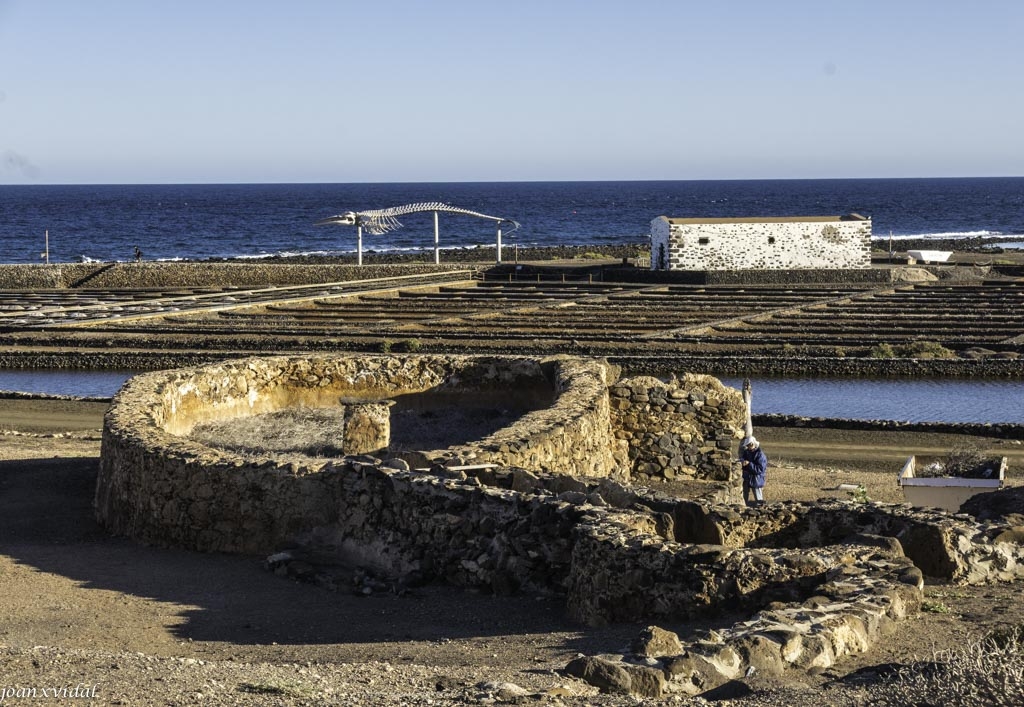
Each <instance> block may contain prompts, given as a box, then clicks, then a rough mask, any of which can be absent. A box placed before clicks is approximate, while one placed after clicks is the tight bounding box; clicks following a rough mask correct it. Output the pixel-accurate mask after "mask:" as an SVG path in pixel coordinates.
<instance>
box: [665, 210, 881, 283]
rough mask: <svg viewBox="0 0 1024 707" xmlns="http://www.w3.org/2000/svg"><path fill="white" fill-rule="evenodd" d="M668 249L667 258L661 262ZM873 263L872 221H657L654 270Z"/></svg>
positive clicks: (835, 266)
mask: <svg viewBox="0 0 1024 707" xmlns="http://www.w3.org/2000/svg"><path fill="white" fill-rule="evenodd" d="M662 252H664V254H665V262H664V263H659V262H658V259H659V254H660V253H662ZM870 267H871V221H870V220H851V221H845V220H844V221H840V220H838V219H836V220H828V221H822V220H806V221H800V220H796V219H794V220H791V221H790V220H784V221H783V220H780V221H772V220H770V219H766V220H765V221H763V222H756V221H746V220H739V219H737V220H735V221H731V220H725V221H724V222H720V223H715V222H711V223H686V224H679V223H672V222H671V220H670V219H668V218H665V217H659V218H656V219H654V221H652V223H651V269H652V270H659V269H667V270H800V269H808V268H809V269H847V268H858V269H867V268H870Z"/></svg>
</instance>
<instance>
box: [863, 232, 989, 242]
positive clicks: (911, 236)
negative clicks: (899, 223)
mask: <svg viewBox="0 0 1024 707" xmlns="http://www.w3.org/2000/svg"><path fill="white" fill-rule="evenodd" d="M1004 235H1006V234H1005V233H1002V232H1000V231H945V232H939V233H901V234H898V235H897V234H895V233H894V234H893V235H892V239H893V240H894V241H906V240H911V239H921V240H928V239H939V238H991V237H999V236H1004ZM872 238H874V239H875V240H887V239H888V238H889V236H888V235H887V234H885V233H875V234H872Z"/></svg>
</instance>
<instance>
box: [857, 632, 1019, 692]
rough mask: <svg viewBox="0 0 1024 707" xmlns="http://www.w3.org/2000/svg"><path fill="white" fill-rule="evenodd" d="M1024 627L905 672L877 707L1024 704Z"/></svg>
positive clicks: (883, 689)
mask: <svg viewBox="0 0 1024 707" xmlns="http://www.w3.org/2000/svg"><path fill="white" fill-rule="evenodd" d="M1022 648H1024V626H1019V625H1018V626H1013V627H1009V628H1007V629H1004V630H1000V631H997V632H994V633H991V634H989V635H988V636H986V637H985V638H983V639H981V640H979V641H975V642H972V643H968V644H966V645H963V646H960V647H957V648H954V649H951V650H945V651H937V652H936V653H935V655H934V657H933V660H931V661H928V662H918V663H911V664H910V665H905V666H902V667H901V668H900V670H899V671H898V672H897V673H896V675H895V678H894V679H892V680H889V681H887V682H886V683H884V684H882V685H879V693H880V694H879V697H878V700H877V701H874V704H876V705H880V706H881V705H886V706H888V705H893V706H895V705H919V706H921V707H927V706H932V705H934V707H949V706H950V705H957V706H958V707H981V706H982V705H985V706H986V707H1004V706H1005V707H1011V706H1012V707H1017V706H1019V705H1024V655H1022Z"/></svg>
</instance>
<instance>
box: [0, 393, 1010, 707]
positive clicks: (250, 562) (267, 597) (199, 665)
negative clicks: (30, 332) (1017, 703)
mask: <svg viewBox="0 0 1024 707" xmlns="http://www.w3.org/2000/svg"><path fill="white" fill-rule="evenodd" d="M105 407H106V405H105V404H104V403H90V402H77V401H58V400H45V401H44V400H0V691H3V692H0V696H3V695H5V694H6V695H8V696H7V697H6V699H5V700H2V702H3V704H23V703H27V702H29V701H31V702H32V703H41V704H46V703H48V702H58V701H61V700H59V699H55V698H54V695H55V694H56V695H57V696H58V697H60V696H63V697H71V696H72V691H74V690H76V689H77V690H79V692H78V693H77V694H79V695H82V694H88V693H89V691H90V690H91V691H92V692H91V694H92V695H93V696H94V701H95V703H97V704H122V705H142V704H157V705H187V704H212V705H235V704H252V705H266V704H271V705H273V704H281V705H301V704H309V705H312V704H338V705H363V704H366V705H447V704H493V703H496V702H497V703H502V702H517V701H518V702H520V703H534V702H539V703H542V704H566V705H570V704H571V705H583V704H601V705H627V704H637V701H636V700H634V699H632V698H626V697H617V696H606V695H596V694H595V693H594V690H593V689H592V688H589V687H587V686H585V685H583V684H581V683H579V682H577V681H574V680H572V679H571V678H568V677H565V676H563V675H561V674H560V673H559V672H558V670H559V669H560V668H562V667H564V666H565V664H566V663H567V662H568V661H569V660H571V659H572V658H574V657H576V656H577V655H578V654H579V653H587V654H593V653H603V652H615V651H618V650H620V649H622V648H623V647H624V646H625V645H626V644H627V643H628V642H629V641H630V640H631V639H632V638H633V637H634V636H636V635H637V634H638V633H639V631H640V630H641V629H642V628H643V626H642V625H617V626H612V627H607V628H599V629H592V628H586V627H581V626H579V625H577V624H574V623H572V622H571V621H570V620H569V619H568V617H567V616H566V614H565V611H564V606H563V604H562V602H560V601H555V600H538V599H535V598H533V597H494V596H489V595H484V594H480V593H476V592H471V591H465V590H458V589H452V588H450V587H426V588H420V589H417V590H415V591H414V592H412V593H410V594H406V595H403V596H395V595H392V594H379V595H378V594H375V595H373V596H371V597H360V596H355V595H354V594H351V593H348V592H343V591H338V592H331V591H328V590H326V589H322V588H320V587H317V586H314V585H308V584H299V583H296V582H294V581H291V580H289V579H286V578H282V577H278V576H275V575H273V574H271V573H269V572H267V571H265V570H264V569H263V567H262V563H261V560H262V558H255V557H245V556H231V555H211V554H199V553H192V552H185V551H180V550H167V549H159V548H152V547H145V546H142V545H138V544H136V543H134V542H131V541H129V540H125V539H121V538H112V537H109V536H108V535H107V534H106V533H105V532H104V531H103V530H102V529H101V528H100V527H99V526H98V525H97V524H96V523H95V521H94V520H93V517H92V510H91V503H92V493H93V484H94V482H95V475H96V470H97V466H98V458H99V450H100V429H101V426H102V415H103V412H104V410H105ZM757 432H758V436H759V437H760V439H761V441H762V443H763V445H764V448H765V450H766V451H767V452H768V454H769V456H770V458H771V460H772V464H773V465H772V467H771V469H770V472H769V479H770V480H769V487H768V493H767V496H768V499H769V500H779V499H783V498H793V499H800V500H813V499H816V498H819V497H821V496H836V495H841V494H839V493H838V492H836V491H835V490H834V488H835V486H836V485H837V484H838V483H863V484H864V485H865V487H866V489H867V491H868V495H869V496H870V497H871V498H873V499H875V500H883V501H902V499H901V498H900V497H899V490H898V488H896V482H895V476H896V470H897V469H898V467H899V465H900V464H901V463H902V460H903V458H905V456H906V454H907V453H908V451H913V452H916V453H922V452H923V451H924V450H932V449H936V450H943V451H944V450H947V449H949V448H950V447H951V446H952V445H953V444H954V443H955V442H956V441H957V440H956V439H955V438H954V436H949V435H918V434H913V433H851V432H846V431H835V430H787V429H781V428H778V429H776V428H764V429H760V430H758V431H757ZM991 443H992V445H993V446H997V447H998V449H999V451H1000V452H1001V453H1006V454H1007V455H1008V456H1010V457H1011V461H1010V469H1011V474H1012V472H1013V470H1015V469H1021V468H1024V459H1022V458H1021V457H1022V456H1024V450H1022V448H1021V445H1019V444H1013V443H1012V442H1005V441H1004V442H999V441H995V440H992V441H991ZM1011 481H1014V482H1016V479H1015V478H1011ZM830 489H831V490H830ZM1019 591H1020V590H1019V586H1014V585H994V586H983V587H954V586H946V585H941V584H936V585H929V586H928V587H927V588H926V594H927V596H928V599H929V602H930V603H929V606H930V607H932V608H931V610H930V611H928V612H925V613H922V614H921V615H920V616H919V617H917V618H914V619H910V620H907V621H905V622H903V623H902V624H901V625H900V627H899V628H898V630H897V632H896V633H895V634H894V635H892V636H890V637H889V639H888V640H886V641H885V642H884V643H882V644H880V645H878V646H876V647H875V648H873V649H872V650H871V651H869V652H868V653H865V654H862V655H858V656H854V657H851V658H849V659H848V660H846V661H845V662H843V663H841V664H840V665H839V666H838V667H837V669H833V670H829V671H826V672H825V673H823V674H820V675H814V676H809V675H804V674H794V675H791V676H787V678H786V679H785V680H772V679H768V678H762V677H760V676H754V677H752V678H750V679H748V680H746V681H745V684H746V685H747V686H748V687H749V688H750V689H751V690H752V692H750V694H747V695H746V696H736V697H735V698H734V699H732V700H731V702H730V703H731V704H734V705H741V706H742V705H746V706H748V707H753V706H754V705H803V704H808V705H810V704H832V705H861V704H866V703H867V702H868V701H869V697H870V687H865V685H866V684H867V685H870V682H871V679H873V678H871V676H877V674H878V673H879V672H880V671H881V670H882V669H881V668H879V666H884V665H887V664H890V663H894V662H905V661H908V660H910V659H912V658H915V657H916V658H928V657H930V656H931V655H932V651H933V650H936V649H940V648H946V647H951V646H956V645H959V644H962V643H963V642H964V641H966V640H968V639H969V638H970V637H973V636H978V635H980V634H981V633H983V632H984V631H986V630H988V629H989V628H992V627H995V626H1000V625H1005V624H1007V623H1015V624H1020V623H1024V606H1022V603H1021V602H1020V601H1019V599H1018V597H1019ZM733 618H734V617H733ZM725 620H727V621H731V620H732V619H725ZM704 627H706V625H697V624H690V625H675V626H672V625H670V626H665V628H669V629H672V630H675V631H678V632H680V633H681V634H688V633H691V632H692V631H694V630H696V629H699V628H704ZM883 672H884V671H883ZM865 676H868V677H867V678H865ZM865 681H867V682H865ZM12 690H14V691H15V692H12ZM17 690H22V692H20V693H18V692H16V691H17ZM28 690H35V693H34V694H35V699H33V700H28V699H25V700H20V699H19V697H18V696H19V695H22V696H27V695H30V694H31V693H29V692H27V691H28ZM43 690H49V691H50V692H46V693H44V692H43ZM60 690H63V691H64V692H59V691H60ZM524 694H528V695H533V697H525V696H523V695H524ZM673 699H675V698H673ZM66 701H67V700H63V702H62V703H64V702H66ZM676 701H685V700H683V698H679V699H678V700H676ZM694 703H701V701H694Z"/></svg>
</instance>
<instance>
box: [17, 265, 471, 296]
mask: <svg viewBox="0 0 1024 707" xmlns="http://www.w3.org/2000/svg"><path fill="white" fill-rule="evenodd" d="M466 269H467V268H466V265H465V264H462V265H460V264H457V263H452V264H441V265H433V264H430V265H426V264H407V265H363V266H356V265H332V264H320V265H288V264H284V263H275V262H269V261H259V260H257V261H251V262H229V263H214V262H193V261H183V262H142V263H60V264H53V265H0V289H3V290H21V289H53V288H77V287H93V288H129V289H136V288H140V287H244V288H252V287H272V286H280V285H312V284H318V283H322V282H349V281H353V280H368V279H374V278H385V277H399V276H402V275H418V274H423V273H444V272H459V271H466Z"/></svg>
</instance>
